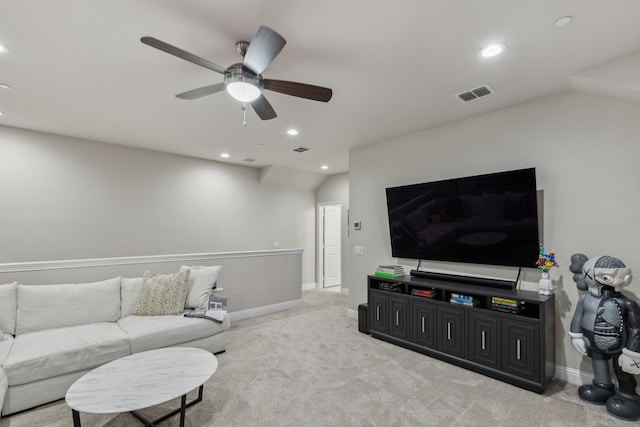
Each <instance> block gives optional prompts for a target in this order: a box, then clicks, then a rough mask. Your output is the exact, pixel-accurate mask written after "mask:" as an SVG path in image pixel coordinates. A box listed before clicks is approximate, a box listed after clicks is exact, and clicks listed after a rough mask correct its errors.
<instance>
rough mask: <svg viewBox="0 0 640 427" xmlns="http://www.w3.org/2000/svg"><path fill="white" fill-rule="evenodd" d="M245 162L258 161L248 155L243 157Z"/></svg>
mask: <svg viewBox="0 0 640 427" xmlns="http://www.w3.org/2000/svg"><path fill="white" fill-rule="evenodd" d="M242 161H243V162H247V163H253V162H255V161H256V159H253V158H251V157H247V158H246V159H242Z"/></svg>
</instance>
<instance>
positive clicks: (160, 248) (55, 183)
mask: <svg viewBox="0 0 640 427" xmlns="http://www.w3.org/2000/svg"><path fill="white" fill-rule="evenodd" d="M176 143H177V144H179V143H180V142H179V141H176ZM259 176H260V172H259V170H258V169H255V168H249V167H244V166H236V165H230V164H225V163H222V162H213V161H206V160H200V159H194V158H189V157H182V156H176V155H171V154H164V153H157V152H151V151H146V150H138V149H133V148H126V147H121V146H116V145H111V144H104V143H98V142H95V141H87V140H81V139H75V138H69V137H63V136H57V135H51V134H45V133H39V132H31V131H25V130H21V129H16V128H10V127H3V126H0V242H2V245H0V263H8V262H27V261H46V260H60V259H80V258H102V257H122V256H141V255H164V254H179V253H198V252H229V251H243V250H264V249H272V247H273V242H279V243H280V248H302V249H303V250H304V252H303V256H302V265H303V272H302V281H303V283H307V282H312V281H313V280H314V274H315V231H314V230H315V228H314V227H315V194H314V191H313V190H302V189H295V188H285V187H278V186H273V185H269V184H261V183H260V179H259Z"/></svg>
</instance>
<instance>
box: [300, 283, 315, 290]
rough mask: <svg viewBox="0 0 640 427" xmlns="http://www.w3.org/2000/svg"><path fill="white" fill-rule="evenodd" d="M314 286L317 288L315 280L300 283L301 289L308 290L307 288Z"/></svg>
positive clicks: (313, 287)
mask: <svg viewBox="0 0 640 427" xmlns="http://www.w3.org/2000/svg"><path fill="white" fill-rule="evenodd" d="M316 288H317V285H316V284H315V282H313V283H303V284H302V290H303V291H308V290H311V289H316Z"/></svg>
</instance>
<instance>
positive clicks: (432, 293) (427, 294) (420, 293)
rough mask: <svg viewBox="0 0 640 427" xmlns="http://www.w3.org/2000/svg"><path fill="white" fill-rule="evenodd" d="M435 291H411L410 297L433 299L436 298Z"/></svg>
mask: <svg viewBox="0 0 640 427" xmlns="http://www.w3.org/2000/svg"><path fill="white" fill-rule="evenodd" d="M436 291H437V289H411V295H416V296H419V297H424V298H433V297H435V296H436Z"/></svg>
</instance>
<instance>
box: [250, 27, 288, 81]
mask: <svg viewBox="0 0 640 427" xmlns="http://www.w3.org/2000/svg"><path fill="white" fill-rule="evenodd" d="M285 44H287V41H286V40H285V39H284V38H283V37H282V36H281V35H280V34H278V33H276V32H275V31H273V30H272V29H271V28H269V27H265V26H261V27H260V28H258V32H257V33H256V35H255V36H253V39H251V43H250V44H249V48H248V49H247V53H246V54H245V55H244V61H243V62H242V65H244V66H245V67H247V68H248V69H250V70H251V71H253V72H254V73H256V74H262V72H263V71H264V70H266V69H267V67H268V66H269V64H271V62H272V61H273V60H274V59H275V57H276V56H278V54H279V53H280V51H281V50H282V48H283V47H284V45H285Z"/></svg>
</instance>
